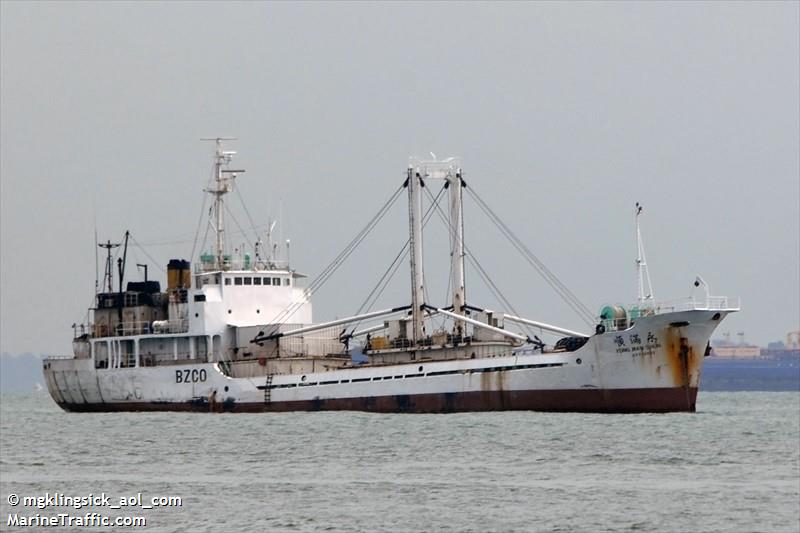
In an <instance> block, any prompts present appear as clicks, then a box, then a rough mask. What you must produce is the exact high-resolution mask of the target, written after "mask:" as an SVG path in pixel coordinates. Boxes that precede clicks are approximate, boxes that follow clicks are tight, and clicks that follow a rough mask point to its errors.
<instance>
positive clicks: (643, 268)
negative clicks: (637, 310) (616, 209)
mask: <svg viewBox="0 0 800 533" xmlns="http://www.w3.org/2000/svg"><path fill="white" fill-rule="evenodd" d="M641 214H642V206H641V205H640V204H639V202H636V250H637V257H636V274H637V277H638V282H639V287H638V293H637V294H638V299H639V305H643V304H644V303H645V302H646V301H648V300H653V298H654V296H653V284H652V283H650V272H649V271H648V270H647V259H646V258H645V256H644V243H643V242H642V231H641V229H640V227H639V217H640V216H641ZM645 282H646V285H645ZM645 291H646V292H645Z"/></svg>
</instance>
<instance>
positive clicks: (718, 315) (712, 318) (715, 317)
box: [711, 313, 721, 320]
mask: <svg viewBox="0 0 800 533" xmlns="http://www.w3.org/2000/svg"><path fill="white" fill-rule="evenodd" d="M720 316H721V315H720V314H719V313H714V316H712V317H711V320H719V317H720Z"/></svg>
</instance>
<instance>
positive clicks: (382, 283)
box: [350, 189, 444, 335]
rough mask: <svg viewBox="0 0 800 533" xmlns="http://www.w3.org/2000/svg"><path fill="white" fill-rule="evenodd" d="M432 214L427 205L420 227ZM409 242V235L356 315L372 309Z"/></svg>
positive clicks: (356, 325) (403, 255) (407, 250)
mask: <svg viewBox="0 0 800 533" xmlns="http://www.w3.org/2000/svg"><path fill="white" fill-rule="evenodd" d="M426 190H427V189H426ZM443 191H444V189H442V190H441V191H439V193H438V194H437V195H436V201H437V203H438V199H439V196H441V194H442V192H443ZM429 194H430V193H429ZM431 196H432V195H431ZM432 215H433V205H431V206H429V207H428V210H427V211H426V212H425V214H424V215H423V217H422V227H423V228H424V227H425V226H426V225H427V223H428V221H429V220H430V219H431V216H432ZM410 244H411V238H410V237H409V238H408V239H406V242H405V244H403V247H402V248H401V249H400V251H399V252H398V253H397V255H396V256H395V258H394V260H392V262H391V264H390V265H389V267H388V268H387V269H386V271H384V273H383V275H382V276H381V277H380V279H379V280H378V283H377V284H376V285H375V287H373V289H372V290H371V291H370V293H369V294H368V295H367V297H366V298H365V299H364V301H363V302H362V303H361V305H360V306H359V308H358V310H357V311H356V313H355V314H356V315H360V314H361V313H362V312H369V311H370V310H372V307H373V306H374V305H375V303H377V301H378V299H380V297H381V295H382V294H383V291H385V290H386V287H388V286H389V283H390V282H391V280H392V279H393V278H394V275H395V274H396V273H397V270H398V269H399V268H400V265H401V264H402V262H403V260H404V259H405V258H406V256H407V255H408V252H409V250H410V248H409V247H410ZM379 288H380V290H378V289H379ZM376 291H378V292H377V294H376ZM373 295H374V298H373ZM370 299H371V301H370ZM367 304H369V305H367ZM361 323H362V321H361V320H359V321H358V322H356V324H355V326H353V328H352V330H351V331H350V334H351V335H352V334H353V332H355V331H356V328H358V326H359V325H360V324H361Z"/></svg>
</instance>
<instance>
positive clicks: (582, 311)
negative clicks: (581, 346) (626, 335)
mask: <svg viewBox="0 0 800 533" xmlns="http://www.w3.org/2000/svg"><path fill="white" fill-rule="evenodd" d="M467 192H468V193H469V195H470V196H471V197H472V198H473V199H474V200H475V202H476V203H477V204H478V206H479V207H480V208H481V210H482V211H483V212H484V214H486V216H487V217H488V218H489V220H491V221H492V223H493V224H494V225H495V226H496V227H497V228H498V229H499V230H500V231H501V233H503V235H504V236H505V237H506V238H507V239H508V240H509V241H510V242H511V244H512V245H513V246H514V248H516V249H517V251H518V252H519V253H520V254H521V255H522V256H523V258H525V260H526V261H528V263H529V264H530V265H531V266H533V267H534V268H535V269H536V271H537V272H538V273H539V274H540V275H541V276H542V278H544V280H545V281H546V282H547V283H548V285H550V287H551V288H552V289H553V290H555V291H556V293H557V294H558V295H559V296H561V298H562V300H564V301H565V302H566V303H567V305H569V306H570V307H571V308H572V310H573V311H575V312H576V313H577V315H578V316H579V317H580V318H581V319H582V320H583V321H584V322H585V323H586V324H587V325H589V326H591V325H592V323H593V322H594V315H593V313H592V312H591V311H590V310H589V308H588V307H586V305H584V304H583V303H582V302H581V301H580V300H579V299H578V297H577V296H575V294H574V293H573V292H572V291H571V290H569V288H567V286H566V285H564V283H563V282H562V281H561V280H560V279H558V277H556V275H555V274H553V272H552V271H551V270H550V269H548V268H547V267H546V266H545V264H544V263H543V262H542V261H541V260H540V259H539V258H538V257H536V255H535V254H534V253H533V252H532V251H531V250H530V249H529V248H528V247H527V246H526V245H525V243H524V242H523V241H522V240H521V239H520V238H519V237H517V236H516V234H514V232H513V231H511V229H510V228H509V227H508V226H507V225H506V224H505V222H503V221H502V220H501V219H500V217H499V216H498V215H497V214H496V213H495V212H494V211H493V210H492V209H491V208H490V207H489V206H488V205H487V204H486V202H484V201H483V200H482V199H481V198H480V197H479V196H478V195H477V193H476V192H475V191H474V190H473V189H472V188H471V187H470V188H467Z"/></svg>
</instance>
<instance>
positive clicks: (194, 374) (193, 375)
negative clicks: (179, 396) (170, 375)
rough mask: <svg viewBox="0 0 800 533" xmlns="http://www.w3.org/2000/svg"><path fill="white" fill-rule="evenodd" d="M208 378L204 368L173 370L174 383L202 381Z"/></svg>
mask: <svg viewBox="0 0 800 533" xmlns="http://www.w3.org/2000/svg"><path fill="white" fill-rule="evenodd" d="M207 378H208V373H207V372H206V369H205V368H200V369H197V368H191V369H190V368H184V369H183V370H176V371H175V383H203V382H205V380H206V379H207Z"/></svg>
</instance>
